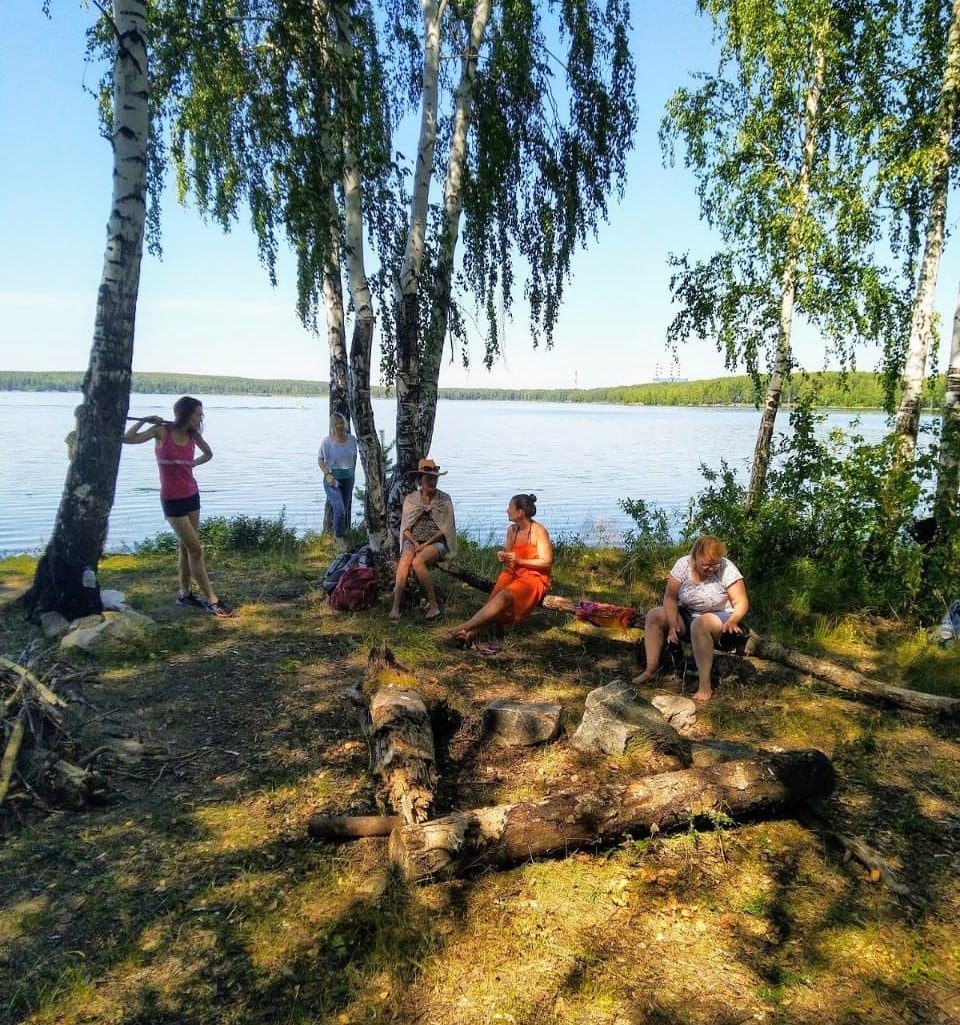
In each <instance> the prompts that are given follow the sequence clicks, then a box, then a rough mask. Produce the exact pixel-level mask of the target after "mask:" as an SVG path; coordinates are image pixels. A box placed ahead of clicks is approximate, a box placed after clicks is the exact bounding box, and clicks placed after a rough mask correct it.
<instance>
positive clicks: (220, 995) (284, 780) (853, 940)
mask: <svg viewBox="0 0 960 1025" xmlns="http://www.w3.org/2000/svg"><path fill="white" fill-rule="evenodd" d="M168 561H169V560H168ZM326 561H328V554H327V553H326V552H325V551H324V550H323V549H320V550H317V551H315V552H313V553H312V554H311V555H310V556H308V557H306V558H305V559H300V560H298V561H297V562H296V563H290V564H278V563H276V562H268V561H264V562H263V563H257V564H251V563H250V562H244V561H242V560H238V561H237V562H236V563H231V564H230V565H229V566H227V565H226V564H224V565H223V566H221V567H220V572H221V579H223V578H226V579H225V583H226V584H228V585H229V586H227V587H224V590H225V591H226V593H227V594H228V595H230V596H231V598H233V599H234V600H235V601H236V604H237V607H238V615H237V617H236V618H235V619H233V620H229V621H221V620H215V619H214V618H213V617H209V616H203V615H202V614H197V613H195V612H193V611H192V610H190V609H181V608H177V607H174V606H173V604H172V602H171V601H170V594H169V568H170V567H169V565H167V564H166V563H164V562H163V560H158V561H157V563H156V565H154V564H152V563H150V562H149V561H147V562H145V561H144V560H139V561H138V560H135V559H122V558H121V559H111V560H109V561H108V562H107V563H106V564H105V565H104V567H102V572H101V577H102V583H103V586H107V587H117V588H119V589H120V590H122V591H123V592H124V593H125V594H126V596H127V600H128V602H129V603H130V604H131V605H132V606H133V607H134V608H136V609H138V610H139V611H142V612H144V613H146V614H148V615H150V616H152V617H153V618H155V619H156V620H157V622H158V623H159V624H160V629H159V630H158V632H157V633H156V634H155V635H154V636H153V637H152V638H151V639H150V640H149V641H146V642H143V643H142V644H139V645H137V646H135V649H134V650H131V649H128V650H125V651H123V652H118V653H115V654H113V655H110V656H104V657H100V658H99V659H97V660H91V659H86V660H83V659H76V658H75V659H74V660H73V661H72V663H67V662H66V661H65V660H63V659H62V658H58V657H57V656H56V655H55V653H54V652H52V651H46V652H44V653H38V649H36V648H35V647H31V645H35V644H36V642H35V635H36V634H35V631H33V630H32V628H28V627H26V626H25V625H24V624H23V623H22V622H21V621H20V620H19V618H18V617H17V616H16V614H15V613H14V611H13V610H12V608H11V606H10V602H9V600H7V601H6V604H5V605H4V606H3V607H2V608H0V617H2V618H0V627H2V629H3V642H2V646H0V651H2V654H3V655H4V656H5V657H7V658H8V659H12V660H14V661H26V660H28V659H29V658H30V657H31V655H33V656H34V657H35V661H34V662H33V663H32V664H33V665H34V666H35V671H36V672H37V673H38V674H43V678H44V679H45V680H47V681H50V682H51V685H53V684H54V683H56V682H57V681H58V680H59V681H62V684H61V685H60V686H59V689H60V691H61V693H64V694H65V695H66V696H67V697H68V698H69V699H70V702H71V713H70V719H69V723H68V726H69V730H70V733H71V743H73V744H74V749H73V750H74V755H75V757H77V758H78V759H81V758H84V757H90V753H91V752H96V751H97V750H98V749H101V748H110V746H111V744H112V743H113V742H114V741H117V740H126V741H128V742H130V741H132V742H135V743H134V744H130V745H128V747H129V748H130V753H128V756H127V757H125V758H124V757H121V756H120V755H119V754H118V753H117V752H116V750H105V751H103V752H102V753H101V754H99V755H96V756H94V757H91V758H90V761H89V762H88V765H89V766H90V767H92V768H95V769H96V770H97V771H98V772H100V773H101V774H102V775H103V777H104V778H105V779H106V780H107V782H108V783H109V787H110V795H111V796H110V800H109V801H107V802H106V803H104V804H103V805H101V806H94V807H86V808H83V809H80V810H71V809H69V808H65V807H58V806H57V805H56V803H55V802H53V801H52V800H51V799H49V798H46V806H44V805H43V803H42V802H41V801H40V797H43V794H39V796H38V794H31V793H30V792H29V791H28V790H26V789H25V788H24V787H22V786H20V787H18V786H17V785H16V780H15V785H14V786H13V787H12V789H11V794H10V796H9V797H8V800H7V801H6V802H5V804H4V808H3V815H2V819H0V824H2V828H3V839H2V849H0V978H3V979H4V980H5V981H4V984H3V985H2V986H0V1022H10V1023H14V1022H16V1023H20V1022H30V1023H51V1025H52V1023H57V1025H80V1023H108V1022H109V1023H123V1025H134V1023H143V1025H146V1023H150V1025H161V1023H170V1025H174V1023H176V1025H207V1023H218V1025H219V1023H237V1025H239V1023H245V1025H246V1023H251V1022H257V1023H274V1022H276V1023H281V1022H283V1023H307V1022H309V1023H327V1022H331V1023H338V1025H349V1023H351V1022H358V1023H359V1022H374V1021H387V1022H397V1023H404V1025H408V1023H409V1025H412V1023H416V1022H439V1023H443V1025H447V1023H451V1025H452V1023H458V1025H459V1023H463V1025H480V1023H493V1022H506V1023H514V1022H516V1023H521V1022H522V1023H574V1022H577V1023H580V1022H590V1023H593V1022H596V1023H600V1022H604V1023H612V1025H641V1023H656V1025H661V1023H662V1025H673V1023H676V1025H680V1023H696V1025H735V1023H744V1022H765V1023H798V1025H799V1023H811V1025H812V1023H814V1022H816V1023H818V1025H820V1023H838V1025H840V1023H843V1025H852V1023H867V1022H870V1023H890V1025H893V1023H898V1025H899V1023H903V1022H917V1023H943V1025H960V942H958V936H960V883H958V879H957V866H958V855H960V771H958V767H960V724H958V723H957V722H956V721H952V722H951V721H946V720H942V719H938V718H936V717H932V716H922V715H918V714H914V713H908V712H903V711H899V710H896V709H890V708H882V707H880V706H878V705H875V704H869V703H866V702H859V701H854V700H851V699H849V698H847V697H844V696H842V695H840V694H839V693H837V692H835V691H833V690H832V689H831V688H830V686H829V685H827V684H825V683H820V682H817V681H815V680H812V679H809V678H804V677H801V676H799V675H796V674H792V673H788V672H786V671H783V670H781V669H780V668H778V667H775V666H772V665H771V664H769V663H761V662H748V661H745V662H743V663H742V664H741V665H740V666H739V669H738V671H737V672H736V673H733V672H730V673H728V674H727V675H726V676H725V678H724V679H723V681H722V683H721V685H720V686H719V688H718V690H717V692H716V695H715V698H714V700H713V701H712V702H711V703H710V704H709V705H707V706H705V707H704V708H703V709H702V710H701V712H700V717H699V722H698V725H697V728H696V732H697V734H698V735H699V736H701V737H713V738H717V739H725V740H731V741H739V742H743V743H746V744H750V745H754V746H761V745H765V746H783V747H788V748H789V747H817V748H819V749H820V750H822V751H824V752H825V753H826V754H827V755H828V756H829V757H830V758H831V759H832V760H833V763H834V766H835V768H836V771H837V775H838V786H837V790H836V792H835V793H834V794H833V795H832V796H831V797H830V798H828V799H825V800H822V801H820V802H817V804H816V807H815V808H814V809H813V810H814V812H815V813H816V818H810V819H807V820H804V819H803V818H802V817H801V818H799V819H798V818H788V817H785V818H781V819H776V820H773V821H763V822H754V823H749V824H743V825H732V824H729V823H725V822H722V821H719V822H717V823H716V827H715V828H710V827H709V826H705V825H703V824H701V823H694V822H692V821H691V823H690V826H689V828H688V829H686V830H684V831H682V832H680V833H677V834H673V835H666V834H657V835H655V836H653V837H639V836H638V837H624V838H623V840H622V842H620V843H618V844H616V845H613V846H610V847H603V848H591V849H587V850H583V851H576V852H570V853H568V854H566V855H565V856H562V857H555V858H551V859H544V860H530V861H528V862H526V863H525V864H522V865H520V866H518V867H515V868H512V869H508V870H503V871H496V872H493V871H491V872H485V873H482V874H479V875H474V876H472V877H469V878H466V879H460V880H456V881H452V882H442V883H426V884H419V885H407V884H404V883H402V882H400V881H398V880H397V879H395V878H393V877H391V876H390V874H389V873H388V872H387V852H386V840H384V839H366V840H360V841H356V842H353V843H349V844H343V845H334V844H327V843H319V842H315V841H312V840H311V839H309V838H308V836H307V832H306V823H307V821H308V819H309V817H310V816H311V815H312V814H314V813H316V812H321V811H322V812H325V813H329V814H373V813H376V812H377V810H378V809H377V804H376V798H375V788H374V783H373V781H372V779H371V776H370V773H369V771H368V770H369V756H368V751H367V748H366V744H365V742H364V739H363V736H362V734H361V732H360V729H359V725H358V720H357V715H356V711H355V709H354V707H353V705H352V704H351V703H350V701H349V700H348V698H347V696H346V693H345V692H346V691H347V689H348V688H349V687H351V686H353V685H355V684H357V682H358V681H359V680H360V679H361V677H362V674H363V671H364V667H365V664H366V659H367V656H368V653H369V652H370V650H371V649H373V648H375V647H377V646H378V645H380V644H381V643H386V644H387V645H388V646H389V647H390V648H391V650H392V651H393V652H394V654H395V655H396V657H397V659H398V660H399V661H400V662H401V663H403V664H404V665H406V666H407V667H408V668H409V669H410V670H411V671H413V672H414V673H415V674H416V676H417V678H418V681H419V683H420V688H421V691H422V693H423V696H424V698H425V700H426V702H427V705H428V707H429V709H430V711H431V718H432V722H433V726H434V730H435V733H436V738H437V744H438V754H439V775H440V786H439V789H438V794H437V802H436V811H437V813H438V814H439V813H443V812H445V811H448V810H452V809H457V808H471V807H477V806H481V805H488V804H497V803H504V802H511V801H517V800H524V799H528V798H531V797H537V796H542V795H546V794H549V793H551V792H554V791H556V790H558V789H561V788H567V787H571V786H583V787H584V788H589V787H590V786H592V785H594V783H595V782H597V781H601V780H620V781H622V780H625V779H628V778H631V777H632V775H633V774H635V769H636V767H635V766H633V765H631V764H630V760H629V759H615V758H611V759H595V758H588V757H586V756H584V755H580V754H577V752H575V751H574V750H573V749H572V748H571V747H570V746H569V744H568V743H567V741H568V739H569V736H570V734H571V733H572V732H573V730H574V729H575V728H576V725H577V723H578V722H579V719H580V716H581V715H582V712H583V703H584V699H585V698H586V695H587V694H588V693H589V691H590V690H592V689H594V688H595V687H598V686H602V685H604V684H607V683H610V682H611V681H612V680H614V679H618V678H619V679H624V678H629V676H631V675H632V674H633V673H634V672H635V671H636V662H635V655H634V647H635V642H636V639H637V637H638V636H639V634H638V633H637V632H634V631H624V632H610V631H607V632H604V631H600V630H597V629H595V628H592V627H589V626H585V625H582V624H579V623H576V622H575V621H573V620H571V619H569V618H567V617H563V616H562V615H559V614H555V613H551V612H547V611H545V610H541V611H538V612H537V613H536V614H535V615H534V616H533V617H532V618H531V620H530V621H529V622H528V623H527V624H524V626H523V627H522V628H521V629H520V630H519V631H517V632H516V633H515V634H514V635H512V636H510V637H509V638H507V639H506V640H503V641H498V642H497V644H496V645H495V646H496V648H497V650H496V651H495V652H492V653H490V654H482V653H480V652H478V651H476V650H470V651H462V650H458V649H457V648H455V647H454V646H452V645H451V644H449V643H448V642H447V640H446V631H447V630H449V628H450V625H451V624H452V623H453V622H455V621H456V618H458V617H459V616H460V615H461V614H463V613H466V611H467V610H468V609H472V608H475V607H476V605H477V604H478V595H477V593H476V592H472V591H470V589H469V588H467V587H466V586H465V585H462V584H460V583H458V582H456V581H451V580H444V581H442V582H441V584H442V598H443V604H444V608H445V615H444V619H443V620H442V621H441V622H440V623H439V624H437V625H429V626H427V625H425V624H424V623H423V622H422V618H421V615H420V614H419V613H418V612H417V610H412V611H411V612H409V613H408V614H407V615H406V616H405V618H404V620H403V621H402V622H401V623H400V624H399V625H394V624H391V623H390V622H389V621H388V619H387V616H386V611H387V605H386V604H384V605H383V606H382V607H381V608H378V609H375V610H371V611H370V612H366V613H357V614H342V613H337V612H334V611H332V610H331V609H330V608H329V606H328V604H327V603H326V600H325V599H324V598H323V596H322V594H321V593H320V592H318V591H317V590H316V589H315V587H314V583H315V581H316V580H317V579H319V577H320V576H322V571H323V568H324V566H325V564H326ZM17 572H19V570H17V569H14V571H13V572H12V573H10V574H8V579H7V589H8V593H9V594H14V593H16V590H17V586H18V580H17ZM23 572H24V573H26V574H28V573H29V567H27V568H26V569H25V570H23ZM570 593H573V592H570ZM601 597H603V596H602V595H601ZM0 600H2V599H0ZM608 600H609V598H608ZM876 629H877V635H876V636H873V637H866V638H865V639H864V643H863V646H862V651H861V656H860V657H859V658H858V659H856V660H854V661H853V662H850V660H849V658H848V662H849V664H852V665H854V667H856V668H860V669H861V671H863V672H867V673H870V674H874V675H878V674H881V673H882V664H883V639H882V637H881V636H880V633H882V631H883V630H884V629H887V627H885V626H884V625H883V624H878V625H877V628H876ZM891 629H892V627H891ZM958 665H960V663H958ZM11 686H12V684H11V682H10V680H9V679H8V680H6V682H5V683H4V684H3V687H4V688H5V689H4V691H3V694H9V693H10V690H11ZM679 688H680V685H679V684H678V683H677V682H676V681H672V680H667V681H664V687H663V688H661V689H662V690H664V691H666V692H679ZM655 692H656V691H646V692H645V695H644V696H647V697H649V696H650V695H651V694H652V693H655ZM958 696H960V694H958ZM495 698H515V699H520V700H529V701H545V700H550V701H559V702H560V703H561V705H562V707H563V725H564V730H563V734H562V736H561V738H560V740H559V741H557V742H556V743H553V744H549V745H545V746H543V747H537V748H531V749H508V748H502V747H498V746H495V745H490V744H485V743H483V742H482V738H481V731H480V722H481V716H482V711H483V708H484V706H485V705H486V704H487V703H488V702H489V701H491V700H493V699H495ZM4 742H5V738H4ZM114 746H115V745H114ZM838 835H840V836H844V837H847V838H853V839H858V840H860V841H861V842H863V843H865V844H867V845H869V847H870V848H871V849H872V851H873V852H875V854H876V855H877V857H878V858H879V859H881V861H882V863H883V870H882V871H881V872H880V873H877V872H872V873H871V871H870V870H869V868H868V867H866V866H865V865H864V864H862V863H861V862H859V861H857V860H856V859H850V858H848V857H847V856H846V855H845V853H844V850H843V848H842V847H839V846H838V845H837V843H836V838H837V836H838ZM888 872H889V876H888V874H887V873H888ZM878 875H879V878H878Z"/></svg>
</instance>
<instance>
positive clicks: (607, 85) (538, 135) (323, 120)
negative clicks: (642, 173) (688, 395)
mask: <svg viewBox="0 0 960 1025" xmlns="http://www.w3.org/2000/svg"><path fill="white" fill-rule="evenodd" d="M157 6H158V9H159V10H161V11H162V12H163V16H162V18H161V19H159V20H160V21H161V22H162V33H161V34H162V36H163V38H164V39H165V40H166V41H167V42H166V43H165V44H164V45H162V46H161V47H160V54H161V63H162V65H163V67H164V69H168V74H167V76H166V79H165V84H166V89H167V94H168V95H169V97H170V101H169V106H168V112H169V116H170V118H171V123H172V124H173V126H174V128H173V146H174V155H175V157H176V159H177V162H178V166H179V168H180V184H181V189H182V191H183V193H184V194H186V193H187V192H188V191H189V192H190V193H191V194H192V196H193V198H194V199H195V201H196V202H197V203H198V205H199V206H200V207H201V209H204V210H207V211H208V212H210V213H212V214H213V215H214V216H215V217H216V218H217V219H218V220H219V221H220V222H221V223H223V224H225V225H227V224H229V223H231V221H232V219H234V218H235V217H236V215H237V211H238V206H239V203H240V202H241V201H245V202H247V203H248V205H249V207H250V211H251V215H252V224H253V226H254V229H255V231H256V232H257V234H258V239H259V241H260V245H261V254H262V255H263V256H264V258H265V262H266V263H267V268H268V271H269V272H271V273H273V269H274V261H275V258H276V251H277V248H276V247H277V245H278V240H279V237H280V235H281V234H285V235H286V236H287V238H288V240H289V242H290V243H291V245H293V247H294V249H295V251H296V253H297V258H298V289H299V294H300V296H301V300H300V302H301V307H302V310H303V311H309V310H311V309H312V310H316V309H318V305H317V298H316V297H317V296H318V291H317V289H318V285H317V282H318V280H319V278H318V275H319V273H320V270H321V268H322V267H324V266H325V265H329V266H332V259H330V260H327V254H329V255H330V256H331V258H332V254H333V248H334V234H335V233H334V230H333V218H332V212H331V210H330V209H329V208H328V206H327V204H326V197H328V196H329V192H326V191H324V190H326V189H329V188H331V187H332V188H334V190H335V195H336V197H337V212H338V223H337V227H336V237H337V239H338V241H339V247H340V256H341V258H342V259H341V265H342V266H343V267H344V268H345V270H346V279H347V282H348V285H349V294H350V301H351V306H352V310H351V312H352V315H353V316H354V317H355V318H356V319H355V323H354V335H353V341H352V343H351V350H350V360H351V366H350V382H351V383H350V394H351V412H352V414H353V417H354V421H355V423H356V424H357V425H358V430H359V432H360V434H359V435H358V440H360V441H361V452H362V453H363V452H364V449H365V447H366V448H368V449H369V451H368V454H367V455H365V456H363V458H364V471H365V475H366V477H367V484H368V496H369V498H370V501H372V502H373V503H374V505H376V504H377V503H378V502H379V501H381V500H382V494H383V490H382V489H383V484H385V482H383V481H382V473H383V461H382V453H380V455H379V458H378V457H377V453H376V451H375V450H374V446H373V440H374V439H375V438H376V432H375V430H373V426H372V424H373V421H372V412H370V411H369V405H367V407H366V408H365V409H364V411H363V412H362V413H361V412H360V411H359V407H360V405H362V404H363V403H364V402H367V404H368V403H369V387H370V380H369V371H370V369H371V368H370V366H369V364H370V349H371V340H372V338H373V329H374V325H375V324H376V325H377V326H378V327H379V340H380V345H381V373H382V374H383V375H384V377H385V379H386V380H387V381H388V382H395V384H396V390H397V401H398V406H397V453H398V459H397V467H396V474H395V476H394V478H393V481H392V486H391V494H392V496H393V501H394V504H395V505H396V506H397V507H398V504H399V497H400V494H401V492H402V488H403V484H404V482H405V481H407V480H408V479H409V477H408V472H409V470H410V469H411V468H413V467H414V466H415V465H416V459H417V458H419V457H420V456H422V455H424V454H426V452H427V450H428V449H429V446H430V442H431V439H432V434H433V426H434V420H435V416H436V396H437V388H438V378H439V373H440V365H441V362H442V356H443V351H444V344H445V341H446V339H447V337H450V338H451V339H452V344H454V345H456V346H457V347H459V351H460V354H461V356H462V357H463V358H469V357H468V355H467V354H468V351H469V342H470V339H469V337H468V331H467V327H466V324H467V314H468V312H469V307H470V306H471V305H472V306H474V307H475V308H476V309H478V310H479V311H481V318H482V321H483V327H482V328H481V332H480V333H481V335H482V343H483V349H484V360H485V362H487V364H488V365H489V364H490V363H491V362H492V361H493V360H494V359H495V358H496V356H497V354H498V352H499V339H498V335H497V314H496V311H498V310H499V309H500V308H502V309H503V310H504V311H505V312H506V313H509V312H510V311H511V309H512V306H513V302H514V288H515V270H514V264H515V262H516V261H517V260H518V258H519V260H520V261H521V262H522V263H524V264H526V265H527V266H528V267H529V268H530V270H529V274H528V276H527V277H526V279H525V281H524V297H525V299H526V300H527V302H528V304H529V308H530V322H531V332H532V335H533V337H534V339H535V341H543V343H544V344H545V345H547V346H549V345H550V344H551V343H552V332H553V327H554V325H555V323H556V319H557V316H558V313H559V308H560V303H561V300H562V295H563V290H564V287H565V284H566V280H567V278H568V276H569V274H570V269H571V261H572V258H573V254H574V253H575V252H576V250H577V249H578V248H580V247H582V246H585V245H586V244H587V242H588V240H589V238H590V236H591V234H593V233H594V232H595V230H596V228H597V226H598V224H599V223H600V221H601V219H602V218H604V217H605V216H606V214H607V203H608V202H609V200H610V198H611V197H612V196H614V195H616V194H622V190H623V187H624V183H625V172H626V155H627V153H628V151H629V149H630V147H631V146H632V144H633V130H634V127H635V124H636V106H635V99H634V68H633V63H632V60H631V57H630V53H629V48H628V46H627V36H628V31H629V8H628V6H627V4H626V2H624V0H606V2H605V3H602V4H601V3H597V2H595V0H580V2H578V3H576V4H566V3H564V4H552V3H551V4H547V5H541V4H538V3H534V2H531V0H520V2H511V3H499V4H498V3H493V2H492V0H474V2H468V3H451V2H449V0H424V2H423V3H422V4H420V5H414V4H412V3H410V2H408V0H384V2H383V3H382V4H380V5H378V6H376V7H374V6H371V5H368V4H364V3H347V2H344V3H336V2H332V0H331V2H325V0H287V2H284V3H282V4H281V3H279V2H275V0H236V2H235V3H234V4H233V5H232V7H231V11H230V17H229V18H227V17H225V16H224V15H223V12H222V10H221V9H220V7H219V6H218V5H214V4H206V3H202V2H200V3H198V2H195V0H194V2H188V0H157ZM545 19H553V20H551V21H550V22H549V27H547V26H545V24H544V22H545ZM334 36H336V39H337V45H336V54H337V57H338V59H333V49H332V47H331V43H330V40H331V39H332V38H333V37H334ZM317 51H320V52H322V53H323V55H324V58H323V62H322V67H321V69H320V70H316V69H311V67H310V65H309V60H310V59H311V54H313V55H314V56H315V55H316V52H317ZM555 51H557V52H555ZM414 69H416V70H414ZM409 117H416V118H417V120H418V122H419V125H420V130H419V133H418V135H417V138H416V141H415V144H414V146H413V150H412V153H413V154H414V155H413V156H412V157H411V158H409V159H408V158H407V157H406V156H405V155H404V153H403V152H402V148H401V147H402V146H403V140H404V139H405V138H406V137H405V136H404V135H403V131H402V130H401V128H402V126H403V125H404V124H405V121H404V119H405V118H409ZM334 137H335V138H337V139H339V141H340V142H341V144H342V146H341V149H340V151H339V155H338V160H337V161H335V162H336V163H337V164H338V173H337V174H333V173H332V171H331V168H330V161H327V160H325V159H324V157H323V156H322V154H321V151H322V150H323V146H322V143H321V140H323V139H324V138H328V139H332V138H334ZM398 137H403V138H402V140H401V141H400V142H399V143H398V141H397V139H398ZM300 182H303V183H304V187H303V188H301V187H300V186H299V183H300ZM439 182H443V193H442V195H437V192H438V187H439V186H438V183H439ZM320 195H323V196H324V197H325V199H324V202H323V203H322V204H321V203H319V202H318V201H317V199H316V197H318V196H320ZM319 225H326V226H327V229H328V230H323V231H321V230H319V227H318V226H319ZM461 240H462V243H463V252H462V254H460V253H459V246H460V243H461ZM365 252H366V254H367V255H368V256H370V257H372V259H371V260H370V263H371V264H373V265H375V268H376V269H375V273H374V274H373V275H368V274H367V272H366V269H365V267H366V263H365V262H364V253H365ZM388 287H389V288H390V289H391V290H392V293H393V294H392V297H390V296H388V294H387V289H388ZM305 297H306V301H305ZM368 415H369V419H368ZM364 437H367V438H368V439H369V440H370V445H369V446H364ZM368 462H369V465H368ZM378 466H379V469H378ZM378 496H380V497H378ZM382 512H383V510H382V509H381V508H377V509H371V508H370V507H369V506H368V509H367V516H368V527H372V528H374V531H375V532H376V530H378V529H379V523H380V517H381V515H382ZM371 517H372V519H371Z"/></svg>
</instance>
